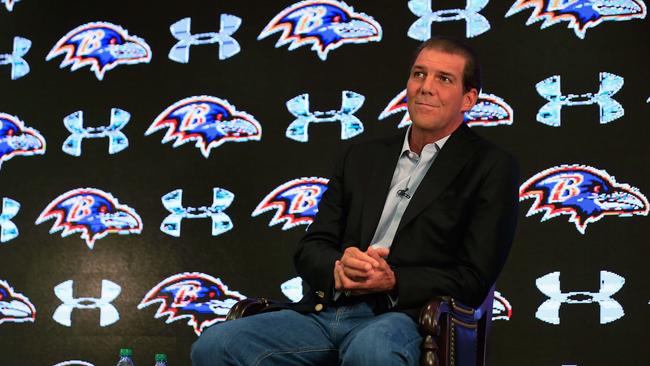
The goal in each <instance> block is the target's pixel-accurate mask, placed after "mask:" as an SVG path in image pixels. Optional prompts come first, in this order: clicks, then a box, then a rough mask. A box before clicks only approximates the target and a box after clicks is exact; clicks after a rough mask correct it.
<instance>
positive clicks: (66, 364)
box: [53, 360, 95, 366]
mask: <svg viewBox="0 0 650 366" xmlns="http://www.w3.org/2000/svg"><path fill="white" fill-rule="evenodd" d="M53 366H95V365H93V364H92V363H90V362H86V361H79V360H70V361H63V362H59V363H57V364H56V365H53Z"/></svg>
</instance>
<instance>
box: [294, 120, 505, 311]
mask: <svg viewBox="0 0 650 366" xmlns="http://www.w3.org/2000/svg"><path fill="white" fill-rule="evenodd" d="M403 140H404V134H401V135H400V136H396V137H392V138H387V139H381V140H375V141H370V142H366V143H361V144H358V145H353V146H351V147H350V148H349V149H348V151H347V152H346V153H345V155H344V158H343V159H342V161H340V163H339V164H338V166H337V168H336V170H335V173H334V175H333V176H332V177H331V179H330V182H329V184H328V189H327V191H326V192H325V194H324V195H323V197H322V200H321V201H320V203H319V212H318V214H317V216H316V218H315V220H314V222H313V223H312V224H311V225H310V226H309V228H308V230H307V233H306V234H305V236H304V237H303V238H302V239H301V241H300V243H299V246H298V249H297V251H296V254H295V256H294V262H295V266H296V269H297V271H298V274H299V275H300V276H301V277H302V278H303V280H304V281H305V282H306V283H307V284H308V285H309V287H310V288H311V290H312V291H310V292H308V293H307V294H306V295H305V298H304V299H303V301H302V304H303V305H306V306H307V308H309V306H311V305H315V304H318V303H322V304H324V305H328V304H329V305H331V304H332V298H333V295H332V294H333V286H334V277H333V268H334V262H335V261H336V260H338V259H340V257H341V254H342V252H343V250H344V249H345V248H346V247H349V246H357V247H359V248H360V249H361V250H366V249H367V248H368V246H369V245H370V241H371V240H372V238H373V235H374V233H375V229H376V227H377V224H378V222H379V218H380V216H381V212H382V210H383V207H384V203H385V200H386V196H387V194H388V191H389V186H390V182H391V179H392V176H393V172H394V170H395V166H396V164H397V160H398V158H399V155H400V152H401V148H402V144H403ZM517 174H518V170H517V164H516V161H515V159H514V158H513V157H512V156H511V155H509V154H508V153H506V152H505V151H503V150H501V149H500V148H498V147H496V146H495V145H493V144H491V143H490V142H488V141H487V140H485V139H483V138H481V137H480V136H478V135H477V134H476V133H475V132H473V131H472V130H471V129H470V128H469V127H467V126H466V125H465V124H462V125H461V126H460V127H459V128H458V129H457V130H456V131H455V132H454V133H452V135H451V136H450V138H449V140H447V142H446V143H445V145H444V146H443V148H442V149H441V150H440V152H439V154H438V156H437V157H436V159H435V160H434V162H433V164H432V165H431V167H430V168H429V171H428V172H427V173H426V175H425V176H424V178H423V180H422V182H421V183H420V186H419V187H418V189H417V191H416V192H415V194H413V195H412V197H411V198H410V200H411V201H410V202H409V205H408V208H407V209H406V211H405V212H404V215H403V216H402V219H401V221H400V224H399V227H398V229H397V232H396V234H395V239H394V240H393V244H392V246H391V248H390V254H389V256H388V259H387V260H388V263H389V264H390V265H391V266H392V267H393V270H394V272H395V277H396V281H397V296H398V301H397V305H396V306H395V308H393V309H392V310H396V311H403V312H405V313H407V314H409V315H411V316H412V317H417V316H418V314H419V311H420V308H421V307H422V306H423V305H424V303H425V302H426V301H428V300H429V299H430V298H431V297H432V296H436V295H451V296H452V297H454V298H456V299H457V300H459V301H461V302H463V303H464V304H466V305H469V306H473V307H477V306H479V305H480V304H481V303H482V301H483V299H484V298H485V296H486V295H487V292H488V291H489V289H490V288H491V287H492V285H493V284H494V282H495V281H496V278H497V276H498V274H499V272H500V271H501V269H502V267H503V265H504V262H505V260H506V257H507V256H508V252H509V250H510V246H511V244H512V240H513V236H514V231H515V225H516V221H517V211H518V210H517V207H518V176H517ZM379 296H381V297H383V298H386V299H387V296H386V294H378V295H376V296H375V297H379Z"/></svg>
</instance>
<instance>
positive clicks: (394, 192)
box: [370, 127, 449, 248]
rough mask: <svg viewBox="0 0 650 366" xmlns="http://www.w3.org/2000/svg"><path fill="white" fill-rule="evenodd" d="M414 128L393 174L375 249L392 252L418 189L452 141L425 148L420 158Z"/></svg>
mask: <svg viewBox="0 0 650 366" xmlns="http://www.w3.org/2000/svg"><path fill="white" fill-rule="evenodd" d="M410 134H411V127H409V130H408V131H407V132H406V136H405V137H404V143H403V144H402V152H401V153H400V156H399V160H398V161H397V166H396V167H395V171H394V172H393V179H392V180H391V182H390V190H389V191H388V196H387V197H386V202H385V203H384V209H383V211H382V212H381V218H380V219H379V224H378V225H377V230H375V235H374V236H373V238H372V241H371V243H370V244H371V246H373V247H375V248H379V247H384V248H390V246H391V245H392V244H393V239H394V238H395V232H396V231H397V227H398V226H399V222H400V220H401V219H402V216H403V215H404V211H406V207H408V204H409V202H410V201H411V198H412V197H413V195H414V194H415V191H416V190H417V189H418V186H419V185H420V182H421V181H422V178H424V176H425V175H426V174H427V171H429V167H430V166H431V164H432V163H433V161H434V160H435V159H436V156H438V152H439V151H440V149H442V147H443V146H444V145H445V142H447V140H448V139H449V135H447V136H445V137H443V138H441V139H440V140H438V141H436V142H432V143H430V144H427V145H425V146H424V148H422V153H421V154H420V156H418V154H416V153H414V152H413V151H411V147H410V145H409V136H410Z"/></svg>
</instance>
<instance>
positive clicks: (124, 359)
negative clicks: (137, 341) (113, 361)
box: [116, 348, 135, 366]
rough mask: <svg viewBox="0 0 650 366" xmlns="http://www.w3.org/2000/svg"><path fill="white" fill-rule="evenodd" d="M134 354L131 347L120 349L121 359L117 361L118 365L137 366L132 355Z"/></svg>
mask: <svg viewBox="0 0 650 366" xmlns="http://www.w3.org/2000/svg"><path fill="white" fill-rule="evenodd" d="M132 356H133V351H132V350H131V349H130V348H122V349H120V360H119V361H117V365H116V366H135V364H134V363H133V360H132V359H131V357H132Z"/></svg>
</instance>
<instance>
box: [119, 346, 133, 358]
mask: <svg viewBox="0 0 650 366" xmlns="http://www.w3.org/2000/svg"><path fill="white" fill-rule="evenodd" d="M131 356H133V350H132V349H130V348H120V357H131Z"/></svg>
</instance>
